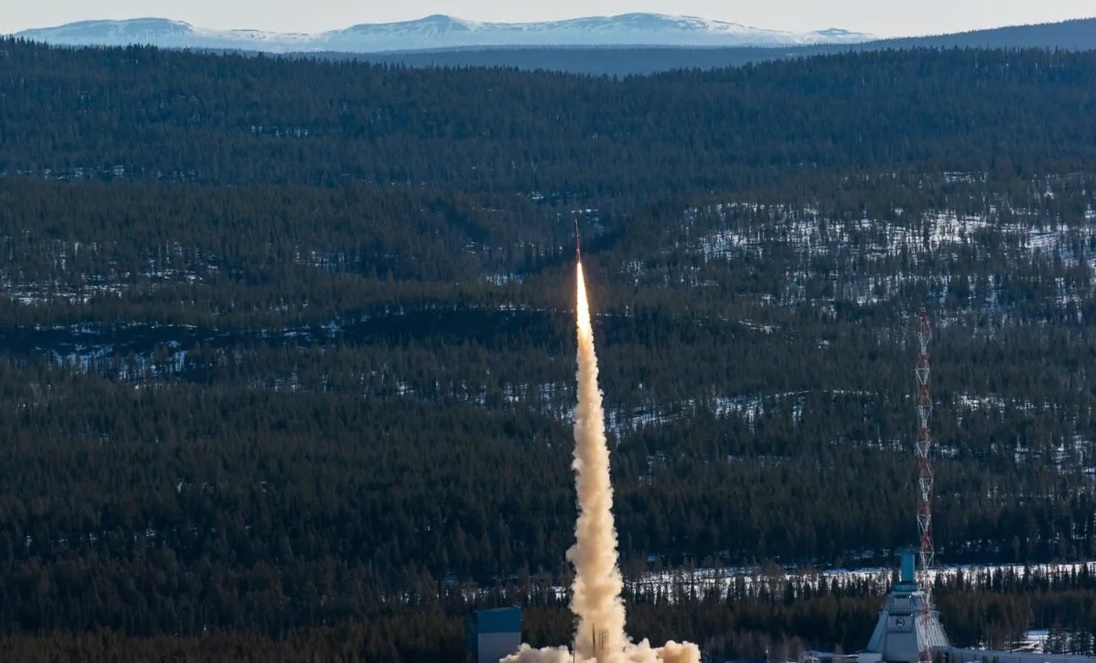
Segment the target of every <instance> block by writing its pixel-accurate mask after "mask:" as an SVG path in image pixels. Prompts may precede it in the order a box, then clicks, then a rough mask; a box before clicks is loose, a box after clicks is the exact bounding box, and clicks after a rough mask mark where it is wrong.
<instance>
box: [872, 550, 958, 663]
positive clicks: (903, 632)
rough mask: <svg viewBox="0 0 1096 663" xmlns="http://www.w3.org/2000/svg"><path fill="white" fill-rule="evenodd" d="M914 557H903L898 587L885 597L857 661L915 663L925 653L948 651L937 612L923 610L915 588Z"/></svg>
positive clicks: (920, 594)
mask: <svg viewBox="0 0 1096 663" xmlns="http://www.w3.org/2000/svg"><path fill="white" fill-rule="evenodd" d="M914 554H915V553H914V551H912V550H907V551H904V552H903V553H902V566H901V570H900V573H899V577H898V584H896V585H895V586H894V589H892V590H891V593H890V594H889V595H887V602H886V603H885V604H884V605H883V611H882V612H881V613H879V621H878V622H876V624H875V631H874V632H873V633H872V635H871V640H869V641H868V648H867V651H864V652H861V653H860V655H859V656H858V657H857V658H858V660H859V662H860V663H917V661H918V659H919V657H920V654H921V652H922V651H924V650H926V649H928V650H931V651H934V652H935V651H940V650H945V649H948V648H949V647H950V643H948V637H947V636H946V635H945V634H944V627H943V626H941V625H940V618H939V615H938V614H937V612H936V610H934V609H933V608H932V607H931V606H929V609H928V611H927V612H925V610H924V608H925V604H926V598H925V594H924V592H922V591H921V588H920V587H918V585H917V577H916V574H915V573H914Z"/></svg>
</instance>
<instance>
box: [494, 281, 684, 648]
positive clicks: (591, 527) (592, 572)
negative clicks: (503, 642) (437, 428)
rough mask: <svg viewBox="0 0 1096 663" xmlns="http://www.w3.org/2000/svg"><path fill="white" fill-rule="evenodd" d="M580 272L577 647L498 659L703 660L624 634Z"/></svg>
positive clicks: (574, 549) (605, 449) (573, 552)
mask: <svg viewBox="0 0 1096 663" xmlns="http://www.w3.org/2000/svg"><path fill="white" fill-rule="evenodd" d="M576 271H577V289H578V296H577V298H576V327H577V330H576V331H577V333H578V374H577V376H578V405H577V406H576V408H575V452H574V461H572V463H571V467H572V468H574V470H575V488H576V492H577V494H578V522H577V523H576V524H575V545H573V546H571V549H570V550H568V551H567V559H568V561H570V562H571V564H573V565H574V567H575V579H574V582H573V583H572V585H571V611H572V612H574V613H575V617H576V618H577V619H576V624H575V626H576V630H575V637H574V645H575V651H574V653H573V654H572V653H571V652H569V651H568V650H567V648H566V647H554V648H553V647H549V648H545V649H532V648H531V647H529V646H528V645H522V646H521V649H520V650H519V651H518V652H517V653H516V654H512V655H510V656H507V657H506V658H504V659H502V661H500V663H571V662H572V661H574V662H576V663H658V662H660V661H661V662H662V663H699V661H700V649H699V648H698V647H697V646H696V645H694V644H691V643H682V644H678V643H676V642H673V641H671V642H668V643H666V645H665V646H664V647H659V648H652V647H651V646H650V644H649V643H648V642H647V641H646V640H643V641H642V642H640V643H639V644H638V645H637V644H632V643H631V641H630V640H629V638H628V636H627V634H626V633H625V631H624V617H625V615H624V602H623V601H622V600H621V598H620V592H621V589H623V586H624V582H623V579H622V577H621V574H620V566H619V565H618V564H617V533H616V525H615V523H614V521H613V486H612V484H611V482H610V477H609V446H608V445H607V444H606V442H605V415H604V411H603V410H602V405H601V390H600V389H598V385H597V355H596V354H595V352H594V331H593V327H592V325H591V324H590V305H589V303H588V301H587V299H586V280H585V278H584V276H583V273H582V262H581V260H580V261H579V262H578V263H577V270H576Z"/></svg>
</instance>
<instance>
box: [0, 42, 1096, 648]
mask: <svg viewBox="0 0 1096 663" xmlns="http://www.w3.org/2000/svg"><path fill="white" fill-rule="evenodd" d="M0 145H3V149H0V411H3V413H4V415H5V416H3V417H0V650H2V651H5V652H13V654H12V655H13V656H15V657H16V658H17V659H18V660H27V661H34V660H42V661H52V660H71V659H73V658H76V659H79V660H86V661H95V660H148V659H149V658H165V659H169V660H208V659H209V658H215V659H217V660H240V661H243V660H271V659H272V658H279V659H282V658H284V659H288V660H369V661H453V660H460V657H461V656H462V655H463V646H464V644H463V624H464V619H465V618H466V617H467V615H468V613H469V611H470V610H471V609H473V608H476V607H485V606H491V605H507V604H512V603H516V604H520V605H522V606H524V607H525V624H526V633H525V635H526V637H527V639H529V640H530V641H531V642H534V643H535V644H538V645H541V644H558V643H562V642H565V641H566V639H567V636H566V634H567V630H568V628H569V616H568V612H567V609H566V599H565V597H562V598H561V596H560V595H559V593H558V592H557V591H556V588H558V587H561V586H566V585H567V582H568V578H569V573H570V568H569V566H568V564H567V562H566V560H565V558H564V553H565V551H566V549H567V548H568V547H569V546H570V544H571V543H572V542H573V538H574V533H573V527H574V518H575V505H574V501H575V495H574V482H573V477H572V474H571V468H570V462H571V453H572V444H573V441H572V437H571V435H572V433H571V416H572V408H573V407H574V400H575V391H574V375H575V356H574V350H575V347H574V331H573V324H574V323H573V301H572V298H573V294H572V293H573V290H574V288H573V285H574V281H573V279H574V276H573V261H574V239H575V238H574V228H575V221H576V220H577V222H578V225H579V227H580V228H581V234H582V248H583V256H584V264H585V267H586V269H587V274H588V276H587V279H588V284H589V287H590V292H591V303H592V305H593V308H594V310H595V334H596V338H597V344H598V354H599V362H600V367H601V376H600V381H601V387H602V389H603V390H604V392H605V404H606V408H607V412H608V416H607V422H606V424H607V430H608V434H609V437H610V441H611V444H612V451H613V458H612V463H613V465H612V471H613V480H614V487H615V491H616V494H615V512H616V523H617V527H618V531H619V535H620V553H621V560H622V567H623V571H624V575H625V577H626V579H627V580H628V581H629V582H630V583H632V585H630V586H631V589H630V590H629V591H630V594H629V597H628V598H629V601H630V603H629V605H630V610H631V612H630V618H629V630H630V631H631V632H633V633H634V634H636V635H640V636H642V637H646V636H650V637H652V639H658V638H660V637H662V638H663V639H665V638H666V637H676V638H678V639H680V638H688V639H691V640H693V641H695V642H698V643H701V644H702V645H703V646H704V648H705V651H708V652H710V653H712V654H713V655H717V656H728V657H730V656H734V657H744V658H757V657H760V656H762V655H763V652H764V651H765V649H766V648H770V649H771V648H774V647H781V648H784V649H785V650H787V651H788V652H789V655H794V651H793V650H794V649H796V648H798V647H813V648H834V647H840V648H843V649H844V650H846V651H855V650H856V649H858V648H861V647H863V646H864V644H865V643H866V641H867V637H868V635H869V634H870V632H871V629H872V627H873V626H874V622H875V617H876V612H877V610H878V608H879V606H880V605H881V603H882V598H881V597H882V594H883V592H884V591H885V589H886V582H884V581H882V580H879V581H872V582H868V581H864V582H857V581H849V582H848V583H844V584H841V583H837V584H834V585H832V586H825V585H824V584H823V585H822V586H817V585H816V586H811V587H805V586H803V585H802V583H801V582H800V581H799V580H796V579H795V578H798V577H799V576H795V577H791V576H789V577H788V578H779V579H777V580H774V582H773V584H771V586H770V588H769V589H767V590H765V591H764V592H762V591H754V592H750V591H746V590H742V591H738V592H736V593H726V594H724V595H712V594H709V593H705V592H696V591H691V590H690V589H689V587H690V585H689V584H688V583H684V582H683V581H680V580H679V581H676V582H673V583H669V584H668V586H667V587H664V588H656V589H651V587H650V585H649V584H648V585H644V584H643V582H642V581H643V580H644V579H645V578H650V577H651V574H654V573H663V572H667V571H668V570H669V571H681V572H685V571H688V570H690V569H698V568H699V569H750V571H749V572H748V573H754V574H761V573H764V574H767V575H773V574H774V573H775V572H774V571H773V569H777V568H784V567H795V568H807V567H820V568H831V567H832V568H859V567H866V566H880V567H891V566H893V565H894V553H895V551H896V550H898V549H900V548H902V547H905V546H909V545H911V544H913V543H915V542H916V536H917V529H916V524H915V520H914V512H915V490H914V484H915V482H916V473H917V465H916V461H915V458H914V455H913V442H914V438H915V433H916V413H915V409H914V402H913V396H914V393H915V388H916V382H915V379H914V374H913V368H914V362H915V360H916V353H917V348H916V320H917V319H916V314H917V312H918V311H919V310H920V308H921V307H922V306H924V307H926V309H927V310H928V311H929V314H930V316H931V319H932V322H933V330H934V335H933V339H932V342H931V353H932V362H933V372H932V383H931V387H932V394H933V401H934V405H935V409H934V412H933V417H932V426H933V432H934V437H935V440H936V442H937V444H936V445H935V447H934V454H935V462H936V484H935V492H936V500H935V505H934V533H935V539H936V546H937V556H938V559H939V560H940V561H941V562H942V563H945V564H1002V563H1018V564H1021V565H1024V564H1028V565H1033V564H1044V563H1066V562H1078V561H1084V560H1087V559H1091V558H1092V557H1093V555H1094V553H1096V550H1094V549H1096V509H1094V504H1093V502H1094V500H1096V497H1094V494H1093V484H1094V478H1093V477H1094V476H1096V456H1094V454H1096V444H1094V440H1096V419H1094V417H1093V405H1094V402H1096V351H1094V350H1093V348H1096V332H1094V331H1093V326H1092V324H1091V323H1090V320H1092V319H1093V317H1094V316H1096V280H1094V275H1093V268H1094V267H1096V53H1084V52H1077V53H1066V52H1048V51H1041V50H1021V51H1003V50H1002V51H996V50H959V49H954V50H929V49H923V50H906V51H878V52H871V53H846V54H836V55H826V56H820V57H812V58H805V59H801V60H794V61H778V62H769V63H763V64H752V65H745V66H742V67H739V68H731V69H719V70H713V71H703V72H702V71H696V70H693V71H686V70H682V71H674V72H667V73H663V74H658V75H653V76H633V77H624V78H620V79H613V78H607V77H595V76H578V75H566V74H561V73H551V72H545V71H518V70H516V69H506V68H409V67H403V66H398V65H392V64H368V63H363V62H355V61H338V62H334V61H328V60H320V59H317V60H308V59H296V60H288V59H280V58H268V57H243V56H235V55H215V54H198V53H182V52H167V51H159V50H156V49H151V48H136V47H134V48H124V49H123V48H119V49H60V48H48V47H45V46H41V45H37V44H31V43H26V42H23V41H18V40H11V39H7V40H0ZM1089 572H1090V571H1089V569H1088V567H1083V570H1082V571H1081V572H1073V573H1071V574H1065V575H1062V574H1058V575H1054V574H1049V575H1047V574H1043V575H1040V574H1037V573H1034V572H1032V573H1020V574H1013V575H1007V574H1005V575H1001V574H998V575H997V576H994V577H986V578H977V579H973V580H971V579H963V578H958V579H955V580H952V581H947V582H943V581H942V582H941V586H940V587H939V591H938V593H937V595H938V596H939V603H940V610H941V614H942V620H943V623H944V625H945V627H946V628H947V629H948V633H949V635H950V636H951V637H952V640H953V641H954V642H955V643H957V644H978V643H996V644H1001V645H1002V646H1003V645H1004V644H1007V643H1008V642H1010V641H1012V640H1015V638H1016V637H1018V635H1019V634H1020V633H1022V632H1023V630H1024V629H1026V628H1033V627H1040V628H1048V629H1056V630H1055V633H1056V634H1057V635H1056V636H1055V637H1056V638H1057V640H1055V642H1056V643H1057V644H1056V645H1055V646H1057V647H1058V648H1059V649H1060V650H1062V651H1067V650H1068V651H1077V652H1086V651H1091V649H1092V634H1093V633H1096V621H1094V620H1096V607H1094V603H1093V599H1092V596H1093V595H1094V594H1093V592H1092V590H1093V589H1094V587H1093V582H1094V581H1093V579H1092V578H1091V577H1090V576H1089ZM797 583H799V584H797ZM172 657H174V658H172Z"/></svg>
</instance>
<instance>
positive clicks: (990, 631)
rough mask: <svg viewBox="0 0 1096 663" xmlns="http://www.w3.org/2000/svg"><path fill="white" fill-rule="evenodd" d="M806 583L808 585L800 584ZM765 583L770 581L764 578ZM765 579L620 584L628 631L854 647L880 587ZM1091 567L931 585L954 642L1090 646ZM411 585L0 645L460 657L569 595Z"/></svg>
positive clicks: (753, 651) (48, 654) (761, 648)
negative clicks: (137, 628) (315, 610)
mask: <svg viewBox="0 0 1096 663" xmlns="http://www.w3.org/2000/svg"><path fill="white" fill-rule="evenodd" d="M812 586H813V587H814V589H813V590H807V589H806V588H807V587H812ZM766 587H768V585H766ZM771 588H772V589H771V591H770V590H769V589H766V590H764V591H762V592H760V593H751V594H749V595H743V596H734V597H724V596H721V595H720V594H718V593H715V592H707V593H705V592H700V593H696V592H694V591H693V590H691V589H690V587H689V585H688V584H687V583H686V582H683V581H679V582H678V583H677V584H673V583H668V584H667V585H666V586H665V587H664V588H662V589H660V590H659V591H658V592H657V593H654V594H648V595H643V594H639V595H636V594H629V595H628V596H627V597H626V600H627V610H628V624H627V630H628V633H629V634H631V635H632V637H634V638H637V639H638V638H644V637H646V638H650V639H651V641H652V642H665V641H666V640H668V639H678V640H680V639H683V638H684V639H687V640H690V641H692V642H696V643H698V644H700V646H701V648H702V650H703V651H704V652H705V653H707V654H709V655H711V656H712V657H714V659H715V660H725V659H737V660H742V659H752V660H759V659H763V658H765V657H766V654H767V655H768V656H769V657H771V658H772V659H774V660H791V659H794V657H795V656H796V654H797V653H798V652H800V651H802V650H805V649H808V648H811V649H819V648H822V649H827V650H830V651H838V652H840V651H857V650H859V649H861V648H862V647H863V645H864V643H865V642H867V640H868V638H869V636H870V635H871V631H872V629H873V628H874V626H875V622H876V620H877V618H878V609H879V607H880V605H881V602H882V598H881V597H880V596H879V593H880V591H881V590H882V589H883V588H882V587H881V586H879V585H877V584H875V583H874V582H871V581H867V580H861V581H858V582H856V581H854V582H838V581H837V580H836V579H835V580H834V581H833V582H832V583H826V582H823V583H821V584H820V585H816V584H809V583H805V582H781V581H775V582H774V583H773V584H772V585H771ZM1094 589H1096V588H1094V587H1093V584H1092V578H1091V576H1090V575H1089V574H1088V573H1087V572H1085V571H1082V572H1080V573H1074V574H1067V575H1065V576H1059V577H1056V578H1052V577H1049V576H1047V575H1044V574H1023V575H1021V574H1013V573H1009V572H997V573H995V574H993V575H991V576H988V577H982V578H978V579H977V580H975V581H973V582H972V581H971V579H969V578H966V579H964V578H959V579H958V580H956V581H953V582H948V583H940V584H939V585H938V587H937V589H936V592H937V596H938V597H939V604H940V607H941V609H942V610H943V613H944V614H943V621H944V626H945V630H946V631H947V633H948V636H949V638H950V639H951V641H952V644H955V645H959V646H988V647H1004V648H1007V647H1012V646H1014V645H1015V644H1016V643H1017V642H1019V640H1020V639H1021V638H1022V636H1023V634H1024V632H1025V631H1026V630H1027V629H1029V628H1031V627H1033V626H1043V627H1046V628H1048V629H1050V630H1051V638H1050V641H1049V642H1048V646H1049V647H1050V648H1051V649H1053V650H1055V651H1057V652H1062V653H1074V654H1087V655H1092V653H1093V651H1092V639H1093V638H1092V635H1093V633H1094V632H1096V613H1094V609H1093V604H1092V600H1091V596H1092V592H1093V590H1094ZM437 592H438V593H436V594H431V595H418V598H417V600H416V601H415V602H414V604H410V605H406V604H405V605H402V606H401V607H399V608H398V609H393V608H392V607H391V606H390V607H388V608H379V607H378V608H373V609H367V610H364V611H362V612H358V613H355V614H353V615H350V616H345V617H342V618H340V619H337V620H332V621H327V620H326V619H325V620H324V625H322V626H321V625H316V626H309V627H302V628H290V629H286V630H279V629H277V628H271V627H270V625H264V626H262V627H257V626H255V625H251V624H246V623H245V624H237V625H234V626H233V627H232V628H231V630H230V631H228V632H224V631H221V630H220V629H215V628H210V629H209V631H208V632H204V631H203V632H202V633H201V634H189V635H188V634H183V635H179V634H175V635H159V636H153V637H134V636H133V635H132V632H130V634H129V635H124V634H123V633H122V632H120V631H119V630H117V628H109V627H100V628H97V629H94V630H91V631H88V632H86V633H77V634H73V633H71V632H69V631H68V630H67V629H63V630H59V631H55V632H50V631H48V630H47V631H46V633H49V635H39V636H29V635H15V636H4V637H0V647H3V649H4V651H5V652H7V653H8V654H10V655H12V656H14V657H16V658H17V659H18V660H20V661H61V660H74V659H78V660H81V661H107V660H109V661H129V660H147V659H148V658H150V657H151V658H157V659H162V658H169V659H170V660H181V661H198V660H223V661H261V660H270V659H271V658H276V659H278V660H289V661H297V660H301V661H304V660H325V661H327V660H330V661H381V660H383V661H396V662H398V661H408V662H412V661H414V662H416V663H418V662H420V661H421V662H426V663H429V662H432V661H437V662H438V663H442V662H451V661H462V660H466V659H465V656H466V655H467V646H466V642H465V640H464V626H465V623H466V620H467V619H468V617H469V615H470V614H471V612H472V611H473V610H475V609H478V608H481V607H488V606H495V605H520V606H522V608H523V615H522V617H523V633H522V638H523V640H524V641H526V642H530V643H532V644H534V645H536V646H547V645H558V644H563V643H567V642H569V641H570V638H571V636H572V630H573V617H572V615H571V614H570V611H569V610H568V608H567V605H566V602H565V601H563V600H560V599H556V598H552V597H550V596H549V595H548V594H544V593H539V594H538V593H537V592H535V591H531V590H530V589H529V588H523V587H521V586H519V585H513V586H510V587H509V588H499V589H497V590H494V591H490V592H485V593H482V594H480V595H479V596H478V597H477V598H466V597H465V596H464V595H463V594H461V593H460V592H454V591H446V590H445V589H444V588H441V589H439V590H437Z"/></svg>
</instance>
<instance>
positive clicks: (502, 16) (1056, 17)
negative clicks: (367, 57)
mask: <svg viewBox="0 0 1096 663" xmlns="http://www.w3.org/2000/svg"><path fill="white" fill-rule="evenodd" d="M0 4H3V5H6V6H5V7H4V10H3V11H2V12H0V34H10V33H12V32H17V31H19V30H24V29H26V28H35V27H48V26H54V25H60V24H63V23H69V22H72V21H80V20H87V19H124V18H139V17H145V16H156V17H162V18H170V19H175V20H179V21H186V22H188V23H192V24H194V25H197V26H200V27H204V28H215V29H230V28H253V29H257V30H270V31H276V32H322V31H324V30H332V29H337V28H345V27H347V26H350V25H353V24H355V23H380V22H387V21H403V20H413V19H416V18H422V17H423V16H427V15H430V14H449V15H451V16H456V17H459V18H464V19H470V20H476V21H521V22H524V21H543V20H553V19H562V18H574V17H577V16H593V15H610V14H622V13H627V12H656V13H663V14H687V15H692V16H700V17H703V18H708V19H719V20H724V21H732V22H734V23H741V24H744V25H749V26H751V27H757V28H767V29H771V30H793V31H807V30H818V29H823V28H830V27H836V28H845V29H847V30H855V31H858V32H867V33H871V34H874V35H877V36H880V37H892V36H914V35H925V34H939V33H943V32H958V31H962V30H972V29H977V28H987V27H999V26H1003V25H1017V24H1024V23H1043V22H1049V21H1060V20H1065V19H1069V18H1086V17H1091V16H1096V3H1093V2H1092V0H760V1H759V0H752V1H750V2H745V1H743V0H553V1H552V2H535V1H532V0H400V2H384V1H381V0H307V2H302V1H301V0H246V1H245V0H29V1H28V0H0Z"/></svg>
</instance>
